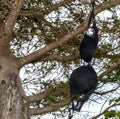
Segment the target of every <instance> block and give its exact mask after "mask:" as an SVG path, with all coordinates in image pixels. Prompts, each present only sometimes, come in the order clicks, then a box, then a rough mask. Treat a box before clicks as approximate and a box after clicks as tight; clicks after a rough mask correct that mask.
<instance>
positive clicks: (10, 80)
mask: <svg viewBox="0 0 120 119" xmlns="http://www.w3.org/2000/svg"><path fill="white" fill-rule="evenodd" d="M0 49H5V47H2V48H0ZM0 56H1V57H0V119H27V110H26V109H27V106H25V104H24V103H26V102H25V101H24V100H23V99H22V96H21V93H20V90H19V88H18V87H19V86H18V80H19V69H18V65H17V59H16V58H15V57H14V56H13V55H12V54H11V53H10V52H8V51H6V50H5V52H4V51H3V50H0ZM23 105H24V107H23Z"/></svg>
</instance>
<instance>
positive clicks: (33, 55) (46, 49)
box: [19, 0, 120, 68]
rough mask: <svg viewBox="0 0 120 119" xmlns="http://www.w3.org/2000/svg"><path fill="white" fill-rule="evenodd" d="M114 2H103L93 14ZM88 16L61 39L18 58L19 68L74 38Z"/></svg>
mask: <svg viewBox="0 0 120 119" xmlns="http://www.w3.org/2000/svg"><path fill="white" fill-rule="evenodd" d="M116 3H118V4H120V0H112V1H110V2H105V3H104V4H101V5H99V6H98V7H97V8H96V9H95V15H96V14H98V13H100V12H101V11H103V10H105V9H108V8H110V7H113V6H114V5H116ZM88 19H89V16H88V17H87V19H86V20H85V21H84V22H83V23H82V24H81V26H80V27H79V28H77V29H76V30H74V31H72V32H70V33H68V34H67V35H65V36H64V37H62V38H61V39H59V40H57V41H55V42H53V43H50V44H49V45H46V46H45V47H44V48H42V49H40V50H38V51H36V52H33V53H31V54H30V55H28V56H25V57H23V58H20V59H19V64H20V68H21V67H22V66H24V65H25V64H27V63H30V62H33V61H36V60H38V59H41V57H42V56H43V55H45V54H46V53H48V52H49V51H51V50H52V49H54V48H57V47H61V46H62V45H63V44H64V43H66V42H68V41H69V40H70V39H72V38H74V37H75V36H76V35H78V34H80V33H82V32H83V31H84V30H86V29H87V22H88Z"/></svg>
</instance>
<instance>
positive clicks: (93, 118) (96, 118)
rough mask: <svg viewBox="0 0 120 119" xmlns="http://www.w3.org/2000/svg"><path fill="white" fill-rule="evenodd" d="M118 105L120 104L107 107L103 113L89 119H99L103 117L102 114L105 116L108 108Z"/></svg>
mask: <svg viewBox="0 0 120 119" xmlns="http://www.w3.org/2000/svg"><path fill="white" fill-rule="evenodd" d="M119 105H120V104H113V105H111V106H109V107H107V108H106V109H105V110H103V112H101V113H100V114H98V115H96V116H94V117H92V118H91V119H98V117H100V116H101V115H103V114H105V113H106V112H108V110H109V109H110V108H112V107H115V106H119Z"/></svg>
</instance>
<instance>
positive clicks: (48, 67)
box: [0, 0, 120, 119]
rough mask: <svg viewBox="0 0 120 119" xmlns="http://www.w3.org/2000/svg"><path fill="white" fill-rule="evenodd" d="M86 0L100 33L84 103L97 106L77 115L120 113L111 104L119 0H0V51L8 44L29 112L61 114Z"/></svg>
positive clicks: (115, 91)
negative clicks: (93, 78)
mask: <svg viewBox="0 0 120 119" xmlns="http://www.w3.org/2000/svg"><path fill="white" fill-rule="evenodd" d="M92 1H95V18H96V22H97V27H98V29H99V32H100V34H101V37H100V39H99V44H98V48H97V50H96V54H95V56H94V59H93V67H94V68H95V70H96V72H97V74H98V79H99V84H98V86H97V89H96V91H95V92H94V94H93V95H92V96H91V98H90V100H89V101H88V102H87V103H86V105H91V104H95V103H97V104H98V105H103V106H101V109H100V110H99V112H97V113H95V114H92V113H93V112H92V111H90V110H89V112H88V111H86V112H80V114H81V117H83V118H85V119H86V118H88V119H89V118H92V119H97V118H99V117H100V116H103V115H104V116H105V119H108V118H109V117H118V118H120V111H119V110H118V108H115V107H118V106H119V105H120V94H119V91H120V0H11V1H9V0H1V1H0V15H1V18H0V25H1V27H0V29H1V33H0V37H1V40H0V42H1V45H0V51H2V52H4V53H5V54H7V53H8V52H7V51H8V50H9V49H8V47H7V45H6V44H9V45H10V50H11V52H12V54H13V55H14V56H15V57H16V60H17V63H18V66H19V70H20V71H19V75H20V81H21V83H22V88H23V89H24V91H25V92H26V96H25V97H26V99H27V101H28V103H29V108H28V115H29V116H31V117H33V118H34V117H35V116H41V115H44V114H46V113H49V114H52V115H54V114H55V115H57V116H60V118H61V116H67V114H68V113H67V111H68V110H67V109H68V105H69V104H70V97H69V82H68V81H69V76H70V74H71V72H72V71H73V70H74V69H75V68H76V67H78V66H80V65H83V60H81V57H80V56H79V52H78V48H79V44H80V42H81V40H82V38H83V34H84V33H85V32H86V31H87V23H88V20H89V16H90V12H91V2H92ZM3 42H4V45H3ZM3 49H4V51H3ZM2 56H3V54H2V55H1V57H2ZM19 90H21V88H20V89H19ZM106 103H107V106H105V108H103V107H104V104H106ZM87 108H88V107H87ZM85 109H86V108H85ZM85 109H84V110H85ZM54 111H57V112H60V113H57V112H55V113H53V112H54ZM59 114H60V115H59ZM55 115H54V116H55ZM85 115H87V117H85ZM88 115H89V116H88ZM91 115H92V116H91ZM57 118H59V117H57ZM83 118H82V119H83Z"/></svg>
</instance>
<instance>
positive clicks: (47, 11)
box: [21, 0, 73, 16]
mask: <svg viewBox="0 0 120 119" xmlns="http://www.w3.org/2000/svg"><path fill="white" fill-rule="evenodd" d="M72 1H73V0H64V1H62V2H59V3H58V4H55V5H53V6H50V8H49V10H48V9H46V10H44V11H41V10H37V11H35V10H29V11H22V12H21V15H22V16H33V15H34V16H36V15H37V16H38V15H40V16H43V15H47V14H49V13H50V12H52V11H54V10H56V9H58V8H59V7H61V6H62V5H64V4H67V3H71V2H72Z"/></svg>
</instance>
